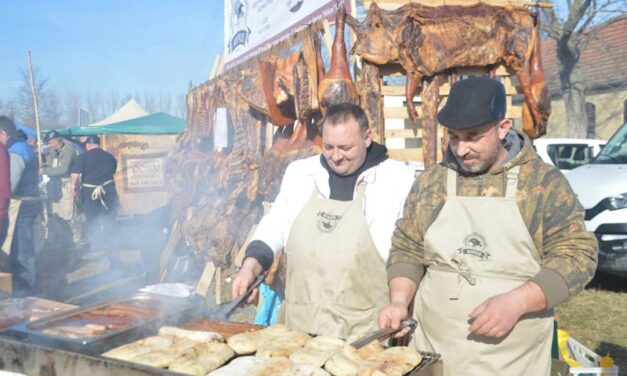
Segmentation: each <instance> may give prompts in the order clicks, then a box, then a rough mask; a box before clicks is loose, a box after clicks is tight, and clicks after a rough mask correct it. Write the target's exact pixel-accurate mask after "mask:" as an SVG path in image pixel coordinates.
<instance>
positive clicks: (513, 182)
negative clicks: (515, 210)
mask: <svg viewBox="0 0 627 376" xmlns="http://www.w3.org/2000/svg"><path fill="white" fill-rule="evenodd" d="M519 173H520V166H514V167H513V168H512V169H511V170H508V171H507V187H505V197H506V198H510V199H514V198H516V189H517V188H518V175H519Z"/></svg>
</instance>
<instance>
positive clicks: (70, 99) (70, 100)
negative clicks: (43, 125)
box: [63, 91, 81, 126]
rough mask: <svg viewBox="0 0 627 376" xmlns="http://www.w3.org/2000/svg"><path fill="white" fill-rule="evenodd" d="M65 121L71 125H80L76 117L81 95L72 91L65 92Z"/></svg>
mask: <svg viewBox="0 0 627 376" xmlns="http://www.w3.org/2000/svg"><path fill="white" fill-rule="evenodd" d="M63 107H64V110H65V121H66V123H67V124H69V125H71V126H75V125H80V124H79V121H78V120H79V119H78V111H79V110H80V108H81V96H80V95H79V94H78V93H76V92H73V91H70V92H67V93H66V94H65V103H64V106H63Z"/></svg>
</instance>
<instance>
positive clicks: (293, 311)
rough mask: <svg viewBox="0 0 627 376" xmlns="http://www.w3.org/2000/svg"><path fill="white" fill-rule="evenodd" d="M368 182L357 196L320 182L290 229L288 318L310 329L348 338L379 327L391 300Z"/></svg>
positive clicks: (360, 186) (295, 325) (285, 315)
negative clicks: (323, 188)
mask: <svg viewBox="0 0 627 376" xmlns="http://www.w3.org/2000/svg"><path fill="white" fill-rule="evenodd" d="M365 186H366V184H365V182H361V183H359V184H358V185H357V189H356V192H355V197H354V199H353V201H337V200H331V199H325V198H322V197H321V195H320V194H319V192H318V191H317V189H315V188H314V190H313V192H312V195H311V197H310V199H309V201H307V203H306V204H305V206H304V207H303V209H302V210H301V211H300V213H299V214H298V216H297V217H296V219H295V221H294V223H293V224H292V228H291V230H290V233H289V236H288V240H287V244H286V247H285V254H286V256H287V281H286V287H285V302H284V303H283V304H284V306H283V307H284V312H283V319H284V320H285V324H286V325H288V326H289V327H291V328H295V329H299V330H302V331H305V332H307V333H312V334H318V335H327V336H333V337H340V338H346V337H348V336H349V335H351V334H363V333H366V332H368V331H371V330H376V329H377V314H378V311H379V310H380V309H382V308H383V307H385V306H386V305H387V304H388V302H389V298H388V288H387V275H386V268H385V263H384V261H383V259H382V258H381V256H380V255H379V253H378V252H377V249H376V247H375V245H374V242H373V240H372V237H371V235H370V230H369V228H368V224H367V223H366V218H365V217H364V211H363V208H364V205H363V201H364V191H365Z"/></svg>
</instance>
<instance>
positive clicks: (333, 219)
mask: <svg viewBox="0 0 627 376" xmlns="http://www.w3.org/2000/svg"><path fill="white" fill-rule="evenodd" d="M316 214H317V215H318V229H320V231H324V232H331V231H333V229H334V228H335V226H337V223H338V221H339V220H340V219H342V216H341V215H335V214H330V213H325V212H318V213H316Z"/></svg>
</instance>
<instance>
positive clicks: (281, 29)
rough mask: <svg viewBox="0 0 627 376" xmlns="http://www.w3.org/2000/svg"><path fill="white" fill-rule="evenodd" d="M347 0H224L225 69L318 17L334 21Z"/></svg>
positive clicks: (256, 53)
mask: <svg viewBox="0 0 627 376" xmlns="http://www.w3.org/2000/svg"><path fill="white" fill-rule="evenodd" d="M340 3H344V6H345V8H346V12H347V13H350V11H351V9H350V0H224V46H225V48H224V64H225V68H226V69H229V68H232V67H234V66H235V65H237V64H240V63H242V62H244V61H246V60H248V59H250V58H251V57H253V56H256V55H259V54H260V53H261V52H263V51H265V50H266V49H268V48H270V47H272V46H273V45H275V44H277V43H279V42H280V41H282V40H284V39H286V38H287V37H289V36H290V35H291V34H293V33H294V32H296V31H298V30H300V29H302V28H303V27H305V26H306V25H308V24H310V23H313V22H315V21H317V20H319V19H321V18H327V19H329V20H335V13H336V9H337V6H338V4H340Z"/></svg>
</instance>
